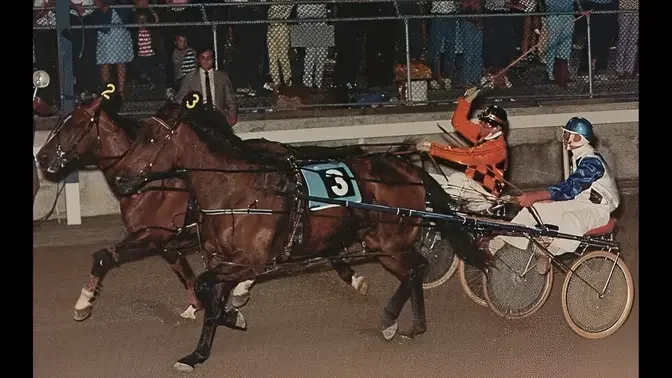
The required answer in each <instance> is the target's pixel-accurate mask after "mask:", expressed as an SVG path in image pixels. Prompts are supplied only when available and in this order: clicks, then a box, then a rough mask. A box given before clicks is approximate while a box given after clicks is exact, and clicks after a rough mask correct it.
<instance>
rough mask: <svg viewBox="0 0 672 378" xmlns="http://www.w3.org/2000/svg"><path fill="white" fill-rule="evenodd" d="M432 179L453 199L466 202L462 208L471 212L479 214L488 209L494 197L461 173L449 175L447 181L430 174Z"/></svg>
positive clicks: (439, 176) (441, 176)
mask: <svg viewBox="0 0 672 378" xmlns="http://www.w3.org/2000/svg"><path fill="white" fill-rule="evenodd" d="M432 177H434V179H435V180H436V181H437V182H438V183H439V184H441V187H442V188H443V189H444V190H445V191H446V193H448V194H450V195H451V196H452V197H454V198H460V199H462V200H464V201H466V202H467V204H466V205H465V206H464V207H465V208H466V209H467V210H469V211H472V212H481V211H485V210H487V209H488V208H490V207H491V206H492V204H493V201H494V200H495V199H496V197H495V196H493V195H492V194H490V193H488V192H487V191H486V190H485V189H484V188H483V186H481V184H479V183H478V182H477V181H474V180H473V179H471V178H469V177H467V175H465V174H464V173H463V172H455V173H451V174H449V175H446V177H448V181H446V179H445V178H444V177H443V175H437V174H432Z"/></svg>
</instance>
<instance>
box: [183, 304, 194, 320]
mask: <svg viewBox="0 0 672 378" xmlns="http://www.w3.org/2000/svg"><path fill="white" fill-rule="evenodd" d="M180 316H181V317H183V318H186V319H196V307H194V306H192V305H189V307H188V308H187V309H186V310H184V312H183V313H181V314H180Z"/></svg>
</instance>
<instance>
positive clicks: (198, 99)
mask: <svg viewBox="0 0 672 378" xmlns="http://www.w3.org/2000/svg"><path fill="white" fill-rule="evenodd" d="M182 106H183V107H184V108H186V109H187V110H189V111H194V110H200V109H201V108H202V107H203V95H202V94H201V93H200V92H198V91H191V92H189V93H187V94H186V95H185V96H184V97H183V98H182Z"/></svg>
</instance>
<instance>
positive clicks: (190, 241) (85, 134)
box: [37, 96, 201, 321]
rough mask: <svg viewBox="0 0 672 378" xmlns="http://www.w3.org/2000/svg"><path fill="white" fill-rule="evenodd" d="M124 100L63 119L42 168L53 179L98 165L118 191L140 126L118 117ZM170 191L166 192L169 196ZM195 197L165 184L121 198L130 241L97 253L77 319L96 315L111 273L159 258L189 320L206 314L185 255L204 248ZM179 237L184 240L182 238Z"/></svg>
mask: <svg viewBox="0 0 672 378" xmlns="http://www.w3.org/2000/svg"><path fill="white" fill-rule="evenodd" d="M119 105H120V103H119V99H118V98H117V97H116V96H115V97H113V98H112V99H111V100H105V99H104V98H102V97H101V98H99V99H97V100H94V101H90V102H87V103H84V104H80V105H79V106H77V108H75V110H73V111H72V112H71V113H70V114H68V115H67V116H65V117H64V118H63V119H61V120H60V121H59V122H58V123H57V125H56V127H55V128H54V129H53V131H52V132H51V134H50V136H49V139H48V140H47V143H46V144H45V145H44V146H42V148H41V149H40V151H39V153H38V154H37V160H38V162H39V165H40V168H41V169H42V170H43V171H44V172H45V174H46V175H48V176H49V177H59V176H62V175H64V174H67V173H69V172H70V171H72V170H74V169H77V168H79V167H82V166H83V165H84V166H86V165H88V164H95V165H97V167H98V168H99V169H100V170H101V171H102V172H103V174H104V175H105V178H106V179H107V182H108V184H110V185H113V184H114V183H113V181H112V180H111V178H112V177H114V169H115V168H116V165H117V163H118V162H119V160H120V159H121V157H122V156H123V155H124V154H125V153H126V151H127V150H128V148H129V147H130V146H131V143H132V141H133V139H134V138H135V136H136V134H137V132H138V130H139V123H138V122H136V121H134V120H132V119H128V118H124V117H121V116H119V115H117V110H118V106H119ZM164 189H165V190H164ZM188 203H189V193H188V191H187V190H186V188H185V185H184V182H183V181H182V180H179V179H170V180H165V181H164V182H163V183H162V186H161V190H149V191H145V192H144V193H142V194H138V195H135V196H132V197H124V198H120V202H119V205H120V210H121V215H122V218H123V220H124V224H125V226H126V231H127V232H128V233H129V234H128V236H127V237H126V238H125V239H124V240H123V241H121V242H120V243H117V244H115V245H113V246H110V247H107V248H104V249H101V250H99V251H96V252H94V253H93V266H92V268H91V274H90V277H89V279H88V280H87V282H86V284H85V285H84V287H83V288H82V290H81V294H80V296H79V298H78V300H77V302H76V304H75V309H74V319H75V320H77V321H83V320H85V319H87V318H88V317H89V316H90V315H91V312H92V310H93V301H94V300H95V297H96V296H97V295H98V293H99V290H100V287H101V285H102V280H103V278H104V277H105V275H106V274H107V272H108V271H109V270H110V269H112V268H114V267H117V266H119V265H120V264H123V263H127V262H131V261H134V260H138V259H141V258H145V257H149V256H152V255H156V254H159V255H161V257H163V259H164V260H166V262H168V264H169V265H170V267H171V269H172V270H173V271H174V272H175V274H176V275H177V276H178V278H179V280H180V282H182V284H183V285H184V288H185V290H186V291H187V297H188V299H189V302H190V306H189V308H188V309H187V310H185V311H184V312H183V313H182V316H183V317H187V318H194V319H195V314H194V313H195V311H196V310H197V309H200V308H201V305H200V302H199V301H198V299H197V298H196V295H195V293H194V284H195V281H196V277H195V275H194V272H193V270H192V268H191V266H190V265H189V262H188V261H187V260H186V259H185V258H184V256H183V255H182V253H183V252H184V251H186V250H187V249H190V248H192V247H196V246H198V243H197V238H196V237H195V233H193V232H191V230H190V229H188V228H187V229H185V226H186V225H187V224H189V223H190V220H188V219H187V213H189V210H188ZM178 234H179V236H178Z"/></svg>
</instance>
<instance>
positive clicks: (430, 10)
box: [33, 0, 639, 114]
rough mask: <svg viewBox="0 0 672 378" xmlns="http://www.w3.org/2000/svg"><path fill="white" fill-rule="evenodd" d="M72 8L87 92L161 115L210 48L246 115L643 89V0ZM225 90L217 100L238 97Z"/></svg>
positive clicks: (48, 12)
mask: <svg viewBox="0 0 672 378" xmlns="http://www.w3.org/2000/svg"><path fill="white" fill-rule="evenodd" d="M56 1H64V0H35V3H34V5H35V7H34V16H35V17H34V20H35V23H34V34H33V36H34V46H33V50H34V56H33V65H34V68H36V69H44V70H46V71H47V72H48V73H49V74H50V76H51V77H52V83H53V84H51V85H50V87H49V88H48V89H49V90H48V91H47V92H40V96H41V97H43V98H44V99H45V100H47V101H49V102H52V103H55V104H57V103H58V100H59V97H60V93H59V88H60V85H59V83H60V81H59V78H62V75H64V72H63V70H62V69H61V68H60V66H61V65H62V64H61V62H59V56H60V55H59V49H58V46H59V42H58V41H57V39H58V37H59V36H58V35H57V33H56V26H55V25H56V21H55V19H56V17H55V8H54V4H53V3H55V2H56ZM166 3H169V4H166ZM178 3H179V4H178ZM70 7H71V9H70V14H69V21H70V27H69V28H67V29H65V30H63V31H62V33H60V34H61V36H60V37H61V38H63V39H65V40H69V41H70V43H71V44H72V67H73V69H72V72H73V76H74V83H75V84H74V87H75V88H74V90H75V97H76V100H77V101H81V100H82V99H85V98H87V97H90V96H95V95H96V94H98V93H100V91H101V90H102V85H101V83H103V82H106V81H108V80H112V81H114V82H115V83H117V87H118V89H119V90H120V91H121V92H122V93H123V95H124V97H125V99H126V101H125V104H124V108H123V111H124V113H135V114H151V113H154V112H155V110H156V109H157V108H158V107H159V106H160V104H161V103H162V102H163V101H165V100H166V99H168V98H174V97H175V95H176V94H177V93H178V92H179V88H180V85H181V81H182V79H183V78H184V77H185V75H188V74H189V73H190V72H192V71H193V70H195V69H196V68H197V66H198V64H199V63H198V53H199V52H201V51H203V50H206V49H210V50H212V51H213V55H214V62H213V63H214V66H215V69H217V70H220V71H224V72H227V73H228V76H229V78H230V80H231V82H232V84H233V88H234V89H233V91H232V92H233V93H235V97H236V104H237V106H238V108H239V111H240V112H241V113H245V112H260V111H271V110H281V109H288V108H297V107H307V108H330V107H331V108H333V107H357V106H376V105H382V106H395V105H409V104H410V105H421V104H430V103H452V102H453V101H454V100H455V98H456V97H458V96H459V95H461V94H462V93H463V92H464V89H465V87H468V86H473V85H479V84H483V83H484V82H485V81H488V82H491V83H492V84H491V85H490V87H492V90H491V91H490V92H489V94H488V97H489V98H491V99H514V100H524V99H539V100H543V99H557V98H589V97H616V96H633V97H637V96H638V93H639V90H638V85H639V78H638V64H637V61H638V56H639V55H638V44H639V1H638V0H595V1H581V2H577V1H573V0H506V1H505V0H460V1H412V0H396V1H390V0H368V1H367V0H359V1H356V0H350V1H348V0H337V1H336V0H335V1H315V0H308V1H303V0H300V1H287V0H271V1H263V2H258V1H244V0H229V1H219V2H214V1H210V2H207V3H206V2H197V1H179V2H178V1H173V2H171V1H147V0H145V1H135V4H134V2H133V1H131V0H118V1H114V0H103V1H98V0H96V1H93V0H88V1H87V0H84V1H82V0H70ZM83 26H84V27H83ZM60 45H61V46H62V45H63V42H61V43H60ZM513 62H515V64H513V65H512V63H513ZM409 66H410V70H409V69H407V67H409ZM215 87H216V88H215V89H214V91H215V97H217V96H220V93H221V96H226V93H227V92H226V90H225V89H223V88H217V85H216V86H215ZM409 88H410V91H409Z"/></svg>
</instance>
